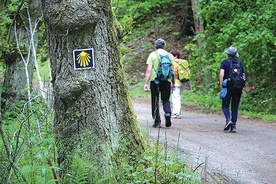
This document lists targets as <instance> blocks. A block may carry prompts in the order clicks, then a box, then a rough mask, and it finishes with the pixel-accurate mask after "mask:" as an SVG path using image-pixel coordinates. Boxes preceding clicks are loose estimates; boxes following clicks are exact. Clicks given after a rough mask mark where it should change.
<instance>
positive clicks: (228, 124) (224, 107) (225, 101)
mask: <svg viewBox="0 0 276 184" xmlns="http://www.w3.org/2000/svg"><path fill="white" fill-rule="evenodd" d="M231 97H232V95H231V91H229V90H228V92H227V95H226V97H225V98H223V99H222V112H223V114H224V116H225V119H226V124H225V126H224V130H229V129H230V127H231V126H232V122H231V118H230V111H229V104H230V101H231Z"/></svg>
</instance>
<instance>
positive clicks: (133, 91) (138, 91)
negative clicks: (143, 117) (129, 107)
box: [129, 82, 276, 123]
mask: <svg viewBox="0 0 276 184" xmlns="http://www.w3.org/2000/svg"><path fill="white" fill-rule="evenodd" d="M143 85H144V83H143V82H139V83H137V84H136V85H132V86H130V87H129V89H130V91H129V93H130V96H131V97H144V98H150V92H145V91H144V89H143ZM218 94H219V92H217V93H216V92H208V93H202V92H199V91H194V90H184V93H183V95H182V104H184V105H185V106H186V107H188V108H191V109H194V110H196V111H200V112H201V113H221V112H222V110H221V100H220V99H219V97H218ZM250 106H253V105H251V104H249V103H248V98H247V96H246V95H243V96H242V98H241V102H240V107H239V115H241V116H243V117H247V118H252V119H259V120H261V121H265V122H268V123H275V122H276V115H275V114H266V113H265V112H255V111H250V108H249V107H250ZM247 109H249V110H247Z"/></svg>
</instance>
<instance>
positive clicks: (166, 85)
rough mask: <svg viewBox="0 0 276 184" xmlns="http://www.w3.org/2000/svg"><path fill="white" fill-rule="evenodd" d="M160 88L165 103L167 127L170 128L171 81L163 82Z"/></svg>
mask: <svg viewBox="0 0 276 184" xmlns="http://www.w3.org/2000/svg"><path fill="white" fill-rule="evenodd" d="M159 87H160V92H161V100H162V103H163V110H164V112H165V119H166V127H170V126H171V114H172V112H171V104H170V95H171V83H170V82H169V81H161V82H160V86H159Z"/></svg>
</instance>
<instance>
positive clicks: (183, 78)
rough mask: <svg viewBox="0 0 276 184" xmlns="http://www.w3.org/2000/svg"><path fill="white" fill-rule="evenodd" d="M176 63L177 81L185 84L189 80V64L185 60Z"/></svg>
mask: <svg viewBox="0 0 276 184" xmlns="http://www.w3.org/2000/svg"><path fill="white" fill-rule="evenodd" d="M177 63H178V79H179V80H180V82H187V81H189V80H190V69H189V63H188V61H187V60H185V59H179V60H178V61H177Z"/></svg>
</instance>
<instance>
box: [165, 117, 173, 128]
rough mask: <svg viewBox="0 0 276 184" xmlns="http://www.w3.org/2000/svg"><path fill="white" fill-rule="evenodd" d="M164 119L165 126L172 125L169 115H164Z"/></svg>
mask: <svg viewBox="0 0 276 184" xmlns="http://www.w3.org/2000/svg"><path fill="white" fill-rule="evenodd" d="M165 119H166V127H170V126H172V123H171V116H165Z"/></svg>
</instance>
